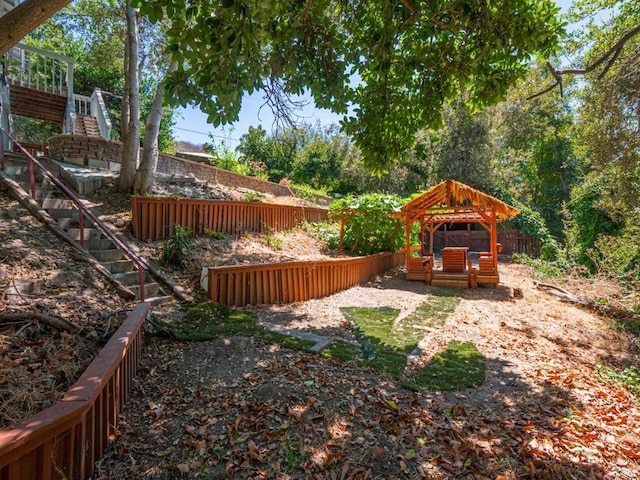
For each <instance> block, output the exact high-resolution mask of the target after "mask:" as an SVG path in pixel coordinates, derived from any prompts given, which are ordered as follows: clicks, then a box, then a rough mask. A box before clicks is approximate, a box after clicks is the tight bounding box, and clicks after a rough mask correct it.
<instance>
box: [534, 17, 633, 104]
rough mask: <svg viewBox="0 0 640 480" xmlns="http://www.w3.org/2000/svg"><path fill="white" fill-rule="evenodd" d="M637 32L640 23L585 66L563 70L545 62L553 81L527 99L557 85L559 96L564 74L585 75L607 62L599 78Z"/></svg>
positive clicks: (535, 96) (542, 93)
mask: <svg viewBox="0 0 640 480" xmlns="http://www.w3.org/2000/svg"><path fill="white" fill-rule="evenodd" d="M638 33H640V24H639V25H636V26H635V27H633V28H632V29H631V30H629V31H627V32H626V33H625V34H624V35H623V36H622V37H620V39H619V40H618V41H617V42H616V43H615V45H613V46H612V47H611V48H610V49H609V50H607V51H606V52H605V53H603V54H602V55H600V57H598V59H597V60H596V61H595V62H593V63H592V64H591V65H589V66H587V67H585V68H566V69H563V70H556V69H555V68H554V67H553V66H552V65H551V64H550V63H549V62H547V68H548V69H549V71H550V72H551V75H553V78H554V79H555V82H554V83H553V84H552V85H550V86H549V87H547V88H545V89H544V90H542V91H541V92H538V93H536V94H534V95H531V96H530V97H527V100H533V99H534V98H538V97H539V96H541V95H544V94H545V93H547V92H550V91H551V90H553V89H554V88H556V87H557V86H560V96H562V77H563V76H564V75H586V74H588V73H590V72H592V71H593V70H595V69H596V68H598V67H599V66H600V65H602V64H603V63H604V62H607V64H606V65H605V67H604V69H603V70H602V72H601V73H600V75H598V79H601V78H602V77H603V76H604V75H605V74H606V73H607V72H608V71H609V70H610V69H611V67H612V65H613V63H614V62H615V61H616V60H617V59H618V57H619V56H620V53H621V52H622V47H624V46H625V44H626V43H627V42H628V41H629V40H630V39H631V38H633V37H634V36H635V35H637V34H638Z"/></svg>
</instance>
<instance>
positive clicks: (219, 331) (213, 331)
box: [154, 302, 315, 350]
mask: <svg viewBox="0 0 640 480" xmlns="http://www.w3.org/2000/svg"><path fill="white" fill-rule="evenodd" d="M154 324H157V325H158V326H159V327H160V328H162V329H163V330H164V331H166V332H167V333H169V334H170V335H172V336H174V337H175V338H177V339H178V340H185V341H204V340H211V339H213V338H219V337H231V336H234V335H247V336H257V337H259V338H260V339H262V340H263V341H265V342H267V343H273V344H276V345H281V346H283V347H287V348H295V349H298V350H310V349H311V347H313V346H314V345H315V342H313V341H310V340H302V339H300V338H296V337H292V336H291V335H285V334H282V333H277V332H271V331H269V330H267V329H266V328H264V327H263V326H262V325H260V324H259V323H258V318H257V316H256V314H255V313H253V312H243V311H240V310H233V309H231V308H229V307H225V306H224V305H220V304H219V303H210V302H203V303H197V304H193V305H189V306H188V307H187V309H186V314H185V317H184V319H183V320H182V321H181V322H176V323H167V322H163V321H161V320H159V319H154Z"/></svg>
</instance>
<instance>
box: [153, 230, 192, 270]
mask: <svg viewBox="0 0 640 480" xmlns="http://www.w3.org/2000/svg"><path fill="white" fill-rule="evenodd" d="M173 227H174V232H173V235H172V236H171V237H170V238H168V239H167V240H165V241H164V242H163V243H162V255H161V259H162V261H163V262H165V263H167V264H169V265H173V266H174V267H180V268H184V264H185V261H186V259H187V253H188V252H189V250H191V247H192V245H193V237H192V235H191V232H190V231H189V229H187V228H185V227H182V226H180V225H174V226H173Z"/></svg>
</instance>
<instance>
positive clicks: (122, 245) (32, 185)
mask: <svg viewBox="0 0 640 480" xmlns="http://www.w3.org/2000/svg"><path fill="white" fill-rule="evenodd" d="M0 132H2V133H4V134H5V135H6V136H7V138H9V140H11V142H13V144H14V145H15V146H17V147H18V149H19V150H20V151H21V152H22V153H23V154H24V155H26V156H27V158H28V159H29V164H28V168H29V186H30V190H31V198H32V199H34V200H35V197H36V190H35V173H34V170H33V164H34V163H35V164H36V165H37V166H38V168H40V170H42V172H43V174H44V175H45V176H46V177H47V178H48V179H49V180H51V181H52V182H53V184H54V185H55V186H57V187H58V188H59V189H60V190H62V192H63V193H64V194H65V195H66V196H67V197H68V198H69V199H70V200H72V201H73V203H75V205H76V207H77V208H78V211H79V215H78V222H79V223H80V245H81V246H82V247H83V248H84V215H85V214H86V215H87V216H88V217H89V218H90V219H91V220H93V222H94V223H95V224H96V225H97V226H98V227H99V228H100V230H102V232H103V233H104V234H105V235H106V236H107V237H109V239H110V240H111V241H112V242H113V243H114V244H115V245H116V246H117V247H118V248H119V249H120V250H122V251H123V252H124V253H125V255H126V256H127V257H129V258H130V259H131V260H132V261H133V263H135V264H136V266H137V267H138V280H139V283H140V301H141V302H144V271H145V270H148V269H149V267H148V266H147V264H146V263H145V262H144V260H142V259H141V258H140V257H138V255H136V254H135V252H133V251H132V250H131V249H130V248H129V246H128V245H127V244H126V243H124V242H123V241H122V240H121V239H120V238H118V236H117V235H116V234H115V233H113V232H112V231H111V229H110V228H109V227H107V225H106V224H105V223H104V222H103V221H102V220H100V219H99V218H98V217H97V216H96V214H95V213H93V211H91V209H90V208H87V207H86V206H85V205H84V204H83V203H82V201H81V200H80V198H79V197H78V196H77V195H76V194H75V193H73V191H72V190H71V189H70V188H69V187H67V186H66V185H65V184H64V183H63V182H62V181H60V179H58V177H56V176H55V175H53V174H52V173H51V172H50V171H49V170H48V169H47V167H45V166H44V165H42V163H40V161H38V160H37V159H36V158H35V157H34V156H33V155H31V154H30V153H29V152H28V151H27V150H26V149H25V148H24V147H23V146H22V145H21V144H20V143H19V142H18V141H17V140H16V139H15V138H14V137H13V136H12V135H11V134H10V133H9V132H7V131H6V130H5V129H4V128H2V127H1V126H0Z"/></svg>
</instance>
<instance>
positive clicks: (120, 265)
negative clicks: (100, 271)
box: [101, 259, 134, 273]
mask: <svg viewBox="0 0 640 480" xmlns="http://www.w3.org/2000/svg"><path fill="white" fill-rule="evenodd" d="M101 263H102V265H103V266H104V268H106V269H107V270H109V271H110V272H111V273H123V272H128V271H130V270H132V269H133V268H134V263H133V261H132V260H128V259H126V260H113V261H109V262H101Z"/></svg>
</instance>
